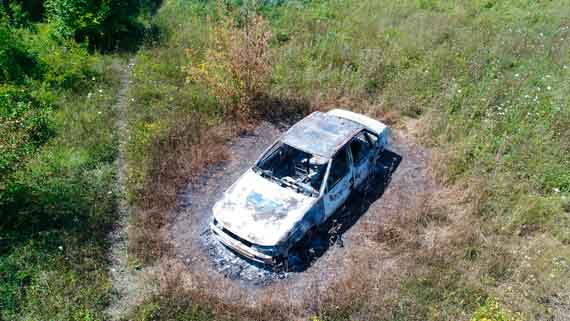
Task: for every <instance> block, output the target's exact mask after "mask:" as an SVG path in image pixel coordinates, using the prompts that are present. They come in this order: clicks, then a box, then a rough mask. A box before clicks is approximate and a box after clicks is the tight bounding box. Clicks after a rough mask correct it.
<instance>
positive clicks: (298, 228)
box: [210, 109, 388, 264]
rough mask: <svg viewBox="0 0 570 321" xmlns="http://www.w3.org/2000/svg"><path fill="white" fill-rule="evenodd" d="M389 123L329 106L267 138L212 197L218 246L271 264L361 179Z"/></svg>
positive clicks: (357, 186)
mask: <svg viewBox="0 0 570 321" xmlns="http://www.w3.org/2000/svg"><path fill="white" fill-rule="evenodd" d="M387 137H388V129H387V127H386V126H385V125H384V124H382V123H380V122H378V121H376V120H373V119H371V118H368V117H366V116H363V115H360V114H356V113H353V112H349V111H345V110H340V109H335V110H332V111H330V112H327V113H322V112H314V113H312V114H311V115H309V116H307V117H306V118H304V119H303V120H301V121H300V122H298V123H297V124H295V125H294V126H293V127H291V128H290V129H289V130H288V131H287V132H286V133H285V134H284V135H283V136H282V137H281V138H280V139H278V140H277V141H276V142H275V143H274V144H273V145H271V146H270V147H269V148H268V149H267V150H266V151H265V152H264V153H263V154H262V156H261V157H260V158H259V159H258V160H257V161H256V162H255V164H254V166H252V167H251V168H250V169H248V170H247V171H246V172H245V173H244V174H243V175H242V176H241V177H240V178H239V179H238V180H237V181H236V182H235V183H234V184H233V185H232V186H231V187H230V188H229V189H228V190H227V191H226V192H225V193H224V195H223V197H222V198H221V199H220V200H219V201H218V202H216V204H215V205H214V207H213V209H212V211H213V220H212V223H211V224H210V226H211V230H212V232H213V234H214V235H215V237H216V238H217V239H218V240H219V241H220V242H221V243H223V244H224V245H226V246H227V247H229V248H231V249H232V250H234V251H236V252H237V253H239V254H241V255H242V256H244V257H247V258H249V259H251V260H254V261H257V262H261V263H264V264H274V263H275V262H276V261H280V260H282V259H287V257H288V251H289V249H290V248H291V247H292V246H293V245H294V244H296V243H297V242H298V241H299V240H300V239H301V238H303V237H304V236H305V234H307V232H309V231H310V230H312V229H314V228H316V227H317V226H318V225H320V224H321V223H323V222H324V221H326V220H327V218H328V217H329V216H330V215H331V214H332V213H334V211H335V210H336V209H338V208H339V207H340V206H341V205H342V204H343V203H344V202H345V201H346V199H347V198H348V196H349V195H350V193H351V191H352V190H353V189H361V188H363V187H364V186H365V184H366V181H367V179H368V177H370V176H371V175H373V174H374V171H375V168H376V166H375V164H376V162H377V160H378V157H379V155H380V152H381V151H382V150H383V149H384V147H385V146H386V144H387Z"/></svg>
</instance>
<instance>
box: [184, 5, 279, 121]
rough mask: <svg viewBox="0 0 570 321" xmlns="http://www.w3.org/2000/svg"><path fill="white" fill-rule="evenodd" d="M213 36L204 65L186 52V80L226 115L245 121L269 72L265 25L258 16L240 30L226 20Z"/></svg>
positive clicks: (189, 51)
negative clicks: (206, 92)
mask: <svg viewBox="0 0 570 321" xmlns="http://www.w3.org/2000/svg"><path fill="white" fill-rule="evenodd" d="M214 35H215V41H214V44H213V45H212V48H211V49H210V50H208V51H207V53H206V54H205V61H204V62H201V63H196V61H198V60H197V59H196V57H195V56H194V55H193V52H192V50H190V49H188V50H187V53H188V56H189V60H190V61H191V65H190V66H189V67H188V68H187V70H188V78H189V80H191V81H194V82H198V83H199V84H200V85H203V86H204V88H205V89H206V88H207V89H208V90H209V91H210V94H211V95H212V96H214V97H215V98H216V99H217V100H218V103H219V104H220V105H221V107H222V109H223V110H224V111H225V112H226V113H228V114H229V115H231V116H233V117H234V118H241V119H245V118H246V117H247V116H249V115H250V114H251V112H252V110H251V108H252V107H253V106H252V105H253V103H254V100H255V99H256V98H258V97H259V96H261V95H262V94H263V90H264V89H265V88H266V86H267V80H268V76H269V72H270V71H271V68H270V64H269V39H270V37H271V32H270V30H269V26H268V24H267V23H266V22H265V21H264V20H263V18H262V17H261V16H256V17H254V18H253V19H251V20H249V21H247V22H245V23H244V25H243V26H242V27H241V28H238V27H237V26H236V24H235V22H234V21H233V20H231V19H226V21H225V23H223V24H221V25H219V26H217V27H215V28H214Z"/></svg>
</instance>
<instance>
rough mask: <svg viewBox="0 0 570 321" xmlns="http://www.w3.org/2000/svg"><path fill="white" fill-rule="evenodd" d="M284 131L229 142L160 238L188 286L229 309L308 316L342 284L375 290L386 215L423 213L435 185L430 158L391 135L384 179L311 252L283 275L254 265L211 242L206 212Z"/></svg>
mask: <svg viewBox="0 0 570 321" xmlns="http://www.w3.org/2000/svg"><path fill="white" fill-rule="evenodd" d="M283 129H284V128H282V127H281V126H275V125H274V124H270V123H263V124H261V125H260V126H259V127H257V129H256V130H254V132H253V133H251V134H248V135H244V136H241V137H238V138H236V139H235V140H233V141H232V142H231V143H229V144H228V146H227V149H228V151H229V155H230V157H229V159H228V160H227V161H226V162H225V163H223V164H221V165H219V166H216V167H214V168H209V169H208V170H207V171H206V172H205V173H204V176H203V178H202V179H201V180H199V181H198V182H196V183H193V184H191V185H189V186H188V188H187V189H186V190H185V191H184V192H183V193H182V195H181V196H180V202H179V206H178V208H177V210H176V211H174V212H173V213H171V216H170V220H169V224H168V225H167V226H166V228H165V235H166V239H167V240H169V242H170V244H171V245H172V247H173V249H174V254H175V256H176V258H175V261H176V262H177V263H178V264H179V265H180V266H181V268H178V269H177V273H178V274H180V275H182V276H183V277H182V279H183V280H184V284H185V285H186V287H189V288H193V289H196V290H199V291H202V292H206V293H207V294H208V295H214V296H217V297H219V298H221V299H222V300H224V301H226V302H228V303H233V304H244V305H247V306H256V305H259V304H268V303H273V304H275V303H276V304H284V305H286V306H294V307H299V308H300V309H301V310H303V311H307V313H310V312H311V311H316V310H318V306H319V304H320V302H322V301H324V300H328V299H329V298H330V293H331V292H332V293H334V292H335V290H334V289H335V287H336V286H337V285H339V284H345V283H347V282H352V280H354V279H355V278H360V279H362V275H366V280H364V282H370V283H373V282H375V283H376V284H380V282H379V280H381V279H382V278H383V274H384V273H385V272H387V271H389V270H390V269H392V268H395V267H396V264H395V262H397V258H394V257H392V256H391V255H389V252H388V250H387V249H386V248H385V245H384V244H383V243H382V242H381V241H380V240H379V237H378V234H379V231H380V229H381V227H380V225H382V223H383V222H385V221H386V220H387V219H388V218H390V217H391V216H404V215H407V214H408V213H411V212H412V211H414V210H415V209H416V208H417V207H418V206H421V204H420V203H421V200H422V196H423V195H424V193H429V192H430V191H431V190H432V189H434V188H435V184H434V183H433V180H432V179H431V175H430V174H429V169H428V165H427V163H428V158H429V157H430V155H429V151H428V150H426V149H424V148H422V147H420V146H418V145H416V144H415V143H414V141H413V139H412V138H411V137H410V135H409V134H408V133H407V132H406V131H405V130H394V131H393V132H392V137H391V145H390V147H389V151H386V152H385V153H384V155H383V157H382V159H383V162H382V164H380V166H381V173H382V174H381V175H379V176H378V177H377V178H376V179H375V180H374V182H373V183H372V184H371V186H370V188H369V189H368V191H367V193H365V195H355V196H353V197H351V199H350V200H349V201H348V202H347V205H346V206H345V207H344V208H343V209H341V210H340V211H338V212H337V213H336V214H334V215H333V217H331V219H330V220H329V221H328V222H327V223H326V224H324V225H323V226H322V227H321V228H320V230H319V232H318V234H317V237H315V238H314V239H313V240H312V241H311V242H310V244H309V246H305V247H302V248H301V247H300V248H297V249H295V250H294V251H293V263H292V266H291V268H290V270H289V271H288V272H280V273H276V272H273V271H271V270H269V269H267V268H264V267H262V266H258V265H253V264H251V263H250V262H247V261H245V260H244V259H242V258H240V257H238V256H236V255H234V254H233V253H232V252H231V251H229V250H227V249H226V248H224V247H223V246H220V245H219V243H218V242H216V241H215V240H213V239H212V237H211V235H210V233H209V231H208V223H209V220H210V218H211V211H210V209H211V207H212V205H213V204H214V202H215V201H216V200H217V199H218V198H219V197H220V195H221V193H223V191H224V190H226V189H227V188H228V187H229V186H230V185H231V184H232V183H233V182H234V181H235V180H236V179H237V178H238V177H239V176H240V175H241V174H242V173H243V172H244V171H245V170H246V169H247V168H248V167H249V166H251V164H252V163H253V162H254V160H255V159H256V158H257V156H258V155H259V154H260V153H261V152H262V151H263V150H264V149H265V148H266V147H267V146H269V144H270V143H271V142H273V141H274V140H275V139H276V138H277V137H278V136H279V135H280V134H281V132H282V131H283ZM364 271H366V273H364ZM369 272H370V273H369ZM378 291H380V290H378ZM327 293H328V294H327Z"/></svg>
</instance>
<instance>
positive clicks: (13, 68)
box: [0, 17, 41, 83]
mask: <svg viewBox="0 0 570 321" xmlns="http://www.w3.org/2000/svg"><path fill="white" fill-rule="evenodd" d="M0 18H1V17H0ZM15 33H16V34H17V33H18V32H17V31H16V30H14V29H13V28H11V27H9V26H8V25H7V24H6V22H5V21H3V19H0V83H3V82H23V81H24V80H25V79H26V78H27V77H32V78H35V77H38V76H39V74H40V73H41V68H40V66H39V65H38V59H37V57H36V56H35V55H34V54H32V53H31V52H29V50H28V49H27V48H26V47H25V46H24V43H23V42H22V41H21V40H20V39H19V38H18V37H16V36H15Z"/></svg>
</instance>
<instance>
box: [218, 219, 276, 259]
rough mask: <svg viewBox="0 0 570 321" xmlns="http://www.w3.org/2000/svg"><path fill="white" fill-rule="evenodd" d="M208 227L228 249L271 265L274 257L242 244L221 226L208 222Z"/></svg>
mask: <svg viewBox="0 0 570 321" xmlns="http://www.w3.org/2000/svg"><path fill="white" fill-rule="evenodd" d="M210 229H211V230H212V234H213V235H214V237H215V238H216V239H217V240H218V241H220V243H222V244H224V245H225V246H227V247H229V248H230V249H232V250H234V251H235V252H237V253H239V254H240V255H242V256H244V257H246V258H248V259H250V260H252V261H255V262H259V263H262V264H268V265H272V264H273V263H274V257H273V256H270V255H267V254H264V253H261V252H259V251H257V250H255V249H253V248H251V247H249V246H247V245H246V244H243V243H242V242H240V241H239V240H236V239H235V238H233V237H231V236H230V235H228V234H227V233H226V232H224V231H223V230H222V229H221V228H219V227H218V226H216V225H214V223H211V224H210Z"/></svg>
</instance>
